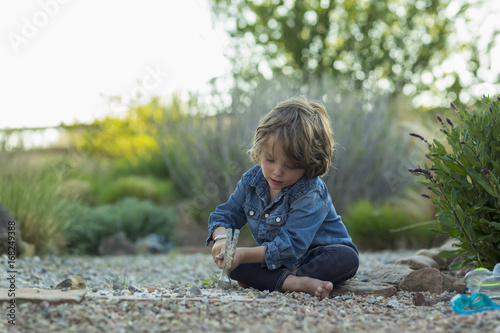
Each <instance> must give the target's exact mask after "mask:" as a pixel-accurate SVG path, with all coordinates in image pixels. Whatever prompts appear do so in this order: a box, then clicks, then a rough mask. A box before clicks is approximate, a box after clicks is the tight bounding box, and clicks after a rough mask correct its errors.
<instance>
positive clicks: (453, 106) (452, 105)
mask: <svg viewBox="0 0 500 333" xmlns="http://www.w3.org/2000/svg"><path fill="white" fill-rule="evenodd" d="M450 105H451V107H452V108H454V109H455V110H457V111H458V108H457V107H456V106H455V104H453V102H451V103H450Z"/></svg>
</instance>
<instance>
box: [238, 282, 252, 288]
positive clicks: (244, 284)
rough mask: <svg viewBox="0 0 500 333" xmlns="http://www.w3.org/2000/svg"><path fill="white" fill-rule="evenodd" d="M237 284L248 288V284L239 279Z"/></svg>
mask: <svg viewBox="0 0 500 333" xmlns="http://www.w3.org/2000/svg"><path fill="white" fill-rule="evenodd" d="M238 286H240V287H241V288H250V286H249V285H248V284H246V283H243V282H240V281H238Z"/></svg>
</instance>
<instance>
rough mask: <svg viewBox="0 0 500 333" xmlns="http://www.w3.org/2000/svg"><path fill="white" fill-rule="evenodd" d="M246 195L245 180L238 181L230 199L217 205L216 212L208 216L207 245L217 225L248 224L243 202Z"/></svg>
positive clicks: (235, 225) (230, 226)
mask: <svg viewBox="0 0 500 333" xmlns="http://www.w3.org/2000/svg"><path fill="white" fill-rule="evenodd" d="M245 197H246V188H245V186H244V185H243V181H242V180H240V181H238V184H237V185H236V189H235V190H234V192H233V193H232V194H231V196H230V197H229V200H228V201H227V202H226V203H224V204H221V205H219V206H217V208H216V209H215V212H213V213H212V214H210V216H209V218H208V236H207V240H206V244H205V246H208V244H210V242H211V241H212V233H213V232H214V230H215V229H216V228H217V227H220V226H222V227H226V228H233V229H241V228H243V226H244V225H245V224H246V222H247V221H246V216H245V212H244V210H243V204H244V202H245Z"/></svg>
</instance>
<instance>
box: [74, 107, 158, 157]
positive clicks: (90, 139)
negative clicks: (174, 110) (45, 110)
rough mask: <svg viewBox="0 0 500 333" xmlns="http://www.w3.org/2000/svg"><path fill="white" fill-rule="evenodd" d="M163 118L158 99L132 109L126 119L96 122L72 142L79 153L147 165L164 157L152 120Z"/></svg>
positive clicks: (97, 120)
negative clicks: (157, 158)
mask: <svg viewBox="0 0 500 333" xmlns="http://www.w3.org/2000/svg"><path fill="white" fill-rule="evenodd" d="M162 115H163V114H162V109H161V106H160V105H159V101H158V99H157V98H153V99H152V100H151V101H150V102H149V103H145V104H140V105H132V106H131V107H130V108H129V109H128V110H127V112H126V114H125V115H123V116H116V115H108V116H106V117H105V118H103V119H96V120H95V121H94V122H93V123H92V124H91V125H90V126H88V127H85V128H84V130H81V131H75V132H74V133H72V135H71V138H70V139H71V141H72V143H73V145H74V147H75V148H76V149H77V150H79V151H84V152H86V153H89V154H91V155H96V156H105V157H112V158H117V159H118V160H122V161H124V162H126V163H131V164H140V163H144V161H151V160H152V159H153V158H155V156H156V155H158V156H160V150H159V147H158V144H157V143H156V139H155V133H154V132H153V131H154V128H153V127H152V126H151V120H152V119H156V118H159V117H162Z"/></svg>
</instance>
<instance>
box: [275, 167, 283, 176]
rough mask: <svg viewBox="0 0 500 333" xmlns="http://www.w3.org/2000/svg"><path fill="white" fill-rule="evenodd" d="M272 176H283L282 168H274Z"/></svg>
mask: <svg viewBox="0 0 500 333" xmlns="http://www.w3.org/2000/svg"><path fill="white" fill-rule="evenodd" d="M274 174H275V175H276V176H281V175H283V168H282V167H280V166H277V167H276V168H274Z"/></svg>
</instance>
